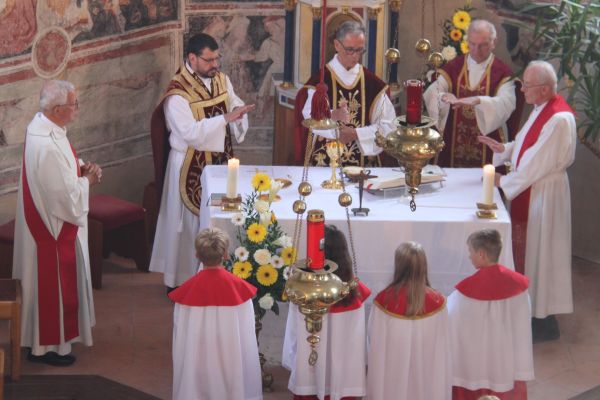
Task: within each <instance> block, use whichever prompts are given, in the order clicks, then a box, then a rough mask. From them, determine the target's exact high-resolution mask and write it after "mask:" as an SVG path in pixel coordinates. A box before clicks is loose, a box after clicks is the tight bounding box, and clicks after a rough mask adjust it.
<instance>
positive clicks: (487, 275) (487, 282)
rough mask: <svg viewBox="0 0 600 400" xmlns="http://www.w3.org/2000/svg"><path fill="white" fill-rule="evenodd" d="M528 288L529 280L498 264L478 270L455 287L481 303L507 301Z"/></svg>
mask: <svg viewBox="0 0 600 400" xmlns="http://www.w3.org/2000/svg"><path fill="white" fill-rule="evenodd" d="M528 287H529V278H527V277H526V276H524V275H521V274H519V273H517V272H515V271H512V270H510V269H508V268H506V267H504V266H502V265H500V264H495V265H490V266H489V267H483V268H479V269H478V270H477V272H475V273H474V274H473V275H471V276H469V277H468V278H465V279H463V280H462V281H460V282H459V283H458V284H457V285H456V289H457V290H458V291H459V292H460V293H462V294H463V295H464V296H467V297H470V298H472V299H475V300H483V301H493V300H502V299H508V298H510V297H513V296H516V295H518V294H521V293H523V292H524V291H526V290H527V288H528Z"/></svg>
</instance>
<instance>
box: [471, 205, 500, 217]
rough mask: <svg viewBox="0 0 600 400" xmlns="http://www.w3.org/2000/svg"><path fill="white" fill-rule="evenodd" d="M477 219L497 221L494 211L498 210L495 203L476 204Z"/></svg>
mask: <svg viewBox="0 0 600 400" xmlns="http://www.w3.org/2000/svg"><path fill="white" fill-rule="evenodd" d="M477 208H478V210H477V213H476V214H477V218H482V219H497V218H498V216H497V215H496V210H497V209H498V205H497V204H496V203H491V204H485V203H477Z"/></svg>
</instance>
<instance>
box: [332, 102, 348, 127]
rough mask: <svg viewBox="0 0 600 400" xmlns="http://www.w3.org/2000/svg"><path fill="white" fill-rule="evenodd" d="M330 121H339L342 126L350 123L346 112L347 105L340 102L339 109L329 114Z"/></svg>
mask: <svg viewBox="0 0 600 400" xmlns="http://www.w3.org/2000/svg"><path fill="white" fill-rule="evenodd" d="M331 119H333V120H334V121H340V122H342V123H344V124H347V123H348V122H350V111H348V103H347V102H345V101H344V102H341V103H340V107H339V108H336V109H335V110H333V111H332V112H331Z"/></svg>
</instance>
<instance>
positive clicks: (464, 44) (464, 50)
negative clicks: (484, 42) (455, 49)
mask: <svg viewBox="0 0 600 400" xmlns="http://www.w3.org/2000/svg"><path fill="white" fill-rule="evenodd" d="M460 52H461V53H463V54H467V53H468V52H469V43H467V42H465V41H464V40H463V41H462V42H460Z"/></svg>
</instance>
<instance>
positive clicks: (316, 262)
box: [306, 210, 325, 269]
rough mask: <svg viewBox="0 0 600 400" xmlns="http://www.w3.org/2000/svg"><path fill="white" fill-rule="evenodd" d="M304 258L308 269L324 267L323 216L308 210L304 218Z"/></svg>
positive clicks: (319, 211)
mask: <svg viewBox="0 0 600 400" xmlns="http://www.w3.org/2000/svg"><path fill="white" fill-rule="evenodd" d="M306 258H307V260H308V267H309V268H310V269H323V267H324V266H325V214H324V213H323V210H309V211H308V215H307V217H306Z"/></svg>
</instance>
